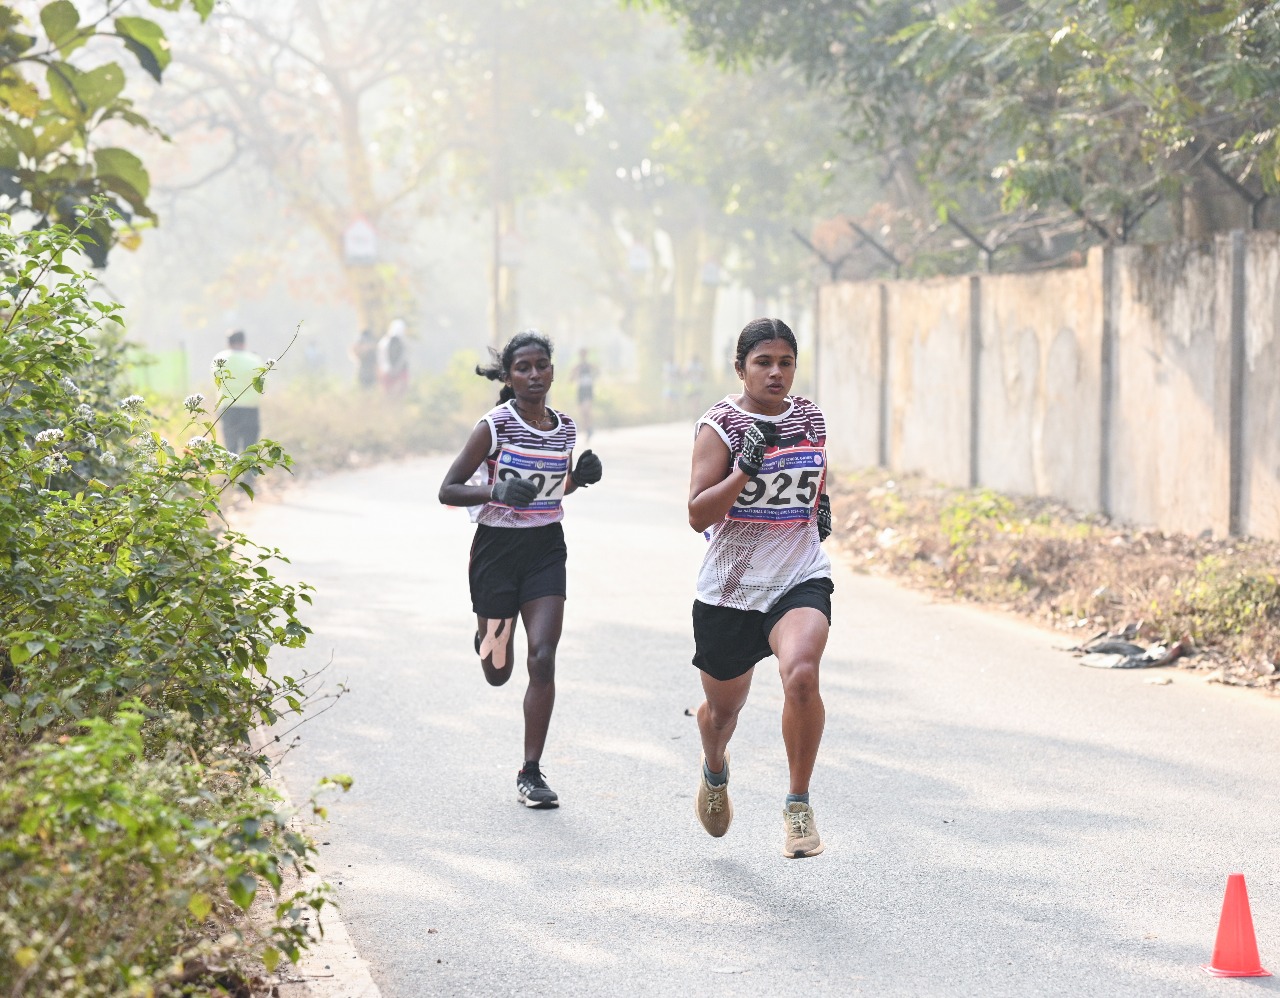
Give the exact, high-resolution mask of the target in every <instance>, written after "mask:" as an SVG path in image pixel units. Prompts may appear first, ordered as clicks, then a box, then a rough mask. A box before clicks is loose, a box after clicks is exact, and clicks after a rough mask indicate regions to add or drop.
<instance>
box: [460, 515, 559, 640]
mask: <svg viewBox="0 0 1280 998" xmlns="http://www.w3.org/2000/svg"><path fill="white" fill-rule="evenodd" d="M568 556H569V552H568V549H567V548H566V547H565V546H564V530H563V528H562V527H561V526H560V524H558V523H548V524H547V525H546V526H544V527H489V526H486V525H485V524H483V523H482V524H480V525H479V526H477V527H476V536H475V539H474V540H473V541H472V542H471V565H470V568H469V570H468V573H467V574H468V577H469V579H470V581H471V609H472V610H474V611H475V612H476V613H478V614H479V615H480V616H481V617H485V618H487V619H489V620H506V619H508V618H511V617H514V616H515V615H516V614H517V613H519V612H520V607H521V606H523V605H524V604H525V603H528V602H529V601H530V600H535V599H540V598H541V597H543V596H564V595H566V594H567V589H566V586H565V569H564V566H565V560H566V559H567V558H568Z"/></svg>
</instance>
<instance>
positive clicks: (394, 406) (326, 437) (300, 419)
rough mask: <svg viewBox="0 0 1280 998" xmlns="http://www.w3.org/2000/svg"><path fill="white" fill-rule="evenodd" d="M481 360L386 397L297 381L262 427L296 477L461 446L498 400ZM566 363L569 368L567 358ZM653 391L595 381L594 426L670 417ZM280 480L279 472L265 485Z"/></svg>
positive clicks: (271, 400)
mask: <svg viewBox="0 0 1280 998" xmlns="http://www.w3.org/2000/svg"><path fill="white" fill-rule="evenodd" d="M557 359H559V358H557ZM480 362H481V357H480V355H479V354H476V353H474V352H472V351H467V350H461V351H458V352H457V353H456V354H454V356H453V357H452V358H451V360H450V362H449V366H448V368H447V369H446V370H445V371H444V372H443V373H441V374H438V375H430V374H423V375H419V376H417V377H415V378H414V379H413V381H412V382H411V384H410V385H409V389H408V391H407V392H406V393H405V394H404V395H403V396H400V397H397V398H388V397H386V396H385V395H384V394H383V393H382V392H381V391H379V390H378V389H377V388H373V389H369V390H367V391H360V390H359V389H357V388H355V387H353V386H350V385H348V384H347V383H345V382H338V381H336V380H335V379H324V378H312V379H298V380H295V381H293V382H291V383H289V384H286V385H283V386H281V387H280V388H279V389H276V388H273V389H272V391H271V392H269V393H268V394H267V395H265V396H264V397H263V399H262V425H263V429H264V432H267V433H269V434H270V435H271V437H272V438H273V439H275V440H277V441H279V443H280V445H281V446H282V447H283V448H284V449H285V450H286V451H287V452H288V453H289V455H290V457H291V458H292V459H293V464H292V466H291V472H292V473H293V474H294V475H297V476H306V475H309V474H315V473H323V472H329V471H337V470H341V469H343V468H354V467H363V466H366V465H370V464H375V463H377V462H379V461H387V460H397V459H400V458H405V457H413V456H415V455H422V454H440V453H446V452H453V451H457V449H458V448H459V447H461V446H462V443H463V441H465V440H466V438H467V435H468V434H469V433H470V432H471V430H472V428H473V427H474V426H475V425H476V421H477V420H478V419H479V418H480V416H481V415H483V414H484V412H485V411H486V410H488V409H489V408H491V407H492V406H494V405H496V404H497V397H498V390H499V388H500V386H499V385H497V384H495V383H494V382H492V381H488V380H486V379H484V378H481V377H478V376H477V375H476V373H475V368H476V364H477V363H480ZM561 366H562V367H566V368H567V365H565V364H564V362H563V361H561ZM561 378H562V379H563V383H558V385H557V390H556V398H555V399H553V400H552V403H551V404H552V406H553V407H555V408H557V409H560V408H563V410H564V411H565V412H567V413H568V414H569V415H570V416H571V417H573V418H574V419H576V420H578V421H579V432H580V433H581V432H582V427H581V420H582V415H581V413H580V411H579V407H578V406H577V405H576V404H575V402H574V401H573V400H574V394H573V392H574V389H573V385H572V383H571V382H570V380H569V378H568V374H567V369H566V370H565V371H564V372H563V373H562V374H561ZM655 395H656V393H652V392H640V391H635V390H634V386H633V385H631V384H627V383H621V384H620V383H609V382H607V381H606V382H605V383H603V384H600V385H598V387H597V391H596V400H595V409H594V413H595V415H594V422H595V428H596V429H612V428H617V427H622V426H639V425H642V424H645V423H652V422H655V421H660V420H664V419H669V418H671V417H670V415H668V414H666V413H664V412H663V411H662V410H661V405H662V399H661V398H657V397H655ZM162 408H163V409H164V410H165V411H167V412H170V413H175V412H180V410H181V404H180V402H179V401H177V400H169V401H166V402H165V403H163V404H162ZM180 419H181V417H180V416H179V415H176V414H172V415H170V416H169V417H168V421H169V422H170V423H173V422H174V421H175V420H179V421H180ZM689 421H690V422H691V419H690V420H689ZM579 446H580V447H585V446H586V444H585V443H580V444H579ZM282 481H284V479H282V478H281V476H274V477H273V479H272V481H271V484H270V485H269V486H268V488H273V487H276V486H277V485H278V484H280V483H281V482H282Z"/></svg>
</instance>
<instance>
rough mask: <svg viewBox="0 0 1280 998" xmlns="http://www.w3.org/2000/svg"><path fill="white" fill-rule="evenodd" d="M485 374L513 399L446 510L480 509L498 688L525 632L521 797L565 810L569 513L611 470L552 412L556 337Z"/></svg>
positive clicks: (481, 621)
mask: <svg viewBox="0 0 1280 998" xmlns="http://www.w3.org/2000/svg"><path fill="white" fill-rule="evenodd" d="M476 373H477V374H481V375H483V376H484V377H487V378H490V379H492V380H494V381H501V382H502V383H503V385H504V386H505V387H504V388H503V389H502V393H501V394H500V395H499V396H498V405H496V406H494V408H492V409H490V410H489V411H488V412H487V413H485V414H484V417H483V418H482V419H481V420H480V422H478V423H477V424H476V428H475V429H474V430H472V432H471V436H470V438H469V439H468V440H467V443H466V445H465V446H464V447H463V448H462V451H461V453H459V454H458V456H457V458H456V459H455V460H454V462H453V464H452V465H451V466H450V468H449V471H448V473H447V474H446V475H445V478H444V482H443V484H441V486H440V501H441V502H442V503H444V504H445V505H448V506H468V507H477V508H478V509H479V512H478V513H477V514H476V515H475V516H474V517H473V519H474V520H475V521H476V534H475V539H474V540H473V541H472V544H471V562H470V567H469V570H468V575H469V578H470V584H471V608H472V610H474V611H475V614H476V635H475V649H476V653H477V654H478V655H479V656H480V667H481V669H482V670H483V671H484V677H485V679H486V680H487V681H488V682H489V684H490V685H491V686H502V685H503V684H504V683H506V681H507V680H508V679H510V678H511V673H512V671H513V665H514V658H515V643H514V633H513V632H514V629H515V620H516V617H517V616H519V617H520V618H521V619H522V620H523V621H524V631H525V637H526V639H527V641H528V645H529V651H528V667H529V688H528V690H527V691H526V692H525V696H524V765H523V766H522V767H521V768H520V771H519V772H518V773H517V774H516V790H517V793H518V794H519V797H520V800H521V802H522V803H524V804H525V805H526V806H527V807H532V808H540V809H546V808H553V807H559V805H560V799H559V797H558V796H557V795H556V793H555V791H553V790H552V789H551V788H550V787H549V786H547V781H546V778H545V777H544V776H543V773H542V769H541V765H540V763H541V759H542V751H543V748H544V747H545V745H546V740H547V729H548V727H549V726H550V724H551V710H552V707H553V706H554V705H555V698H556V686H555V669H556V647H557V645H558V644H559V642H560V631H561V628H562V626H563V624H564V601H565V596H566V595H567V591H566V586H565V559H566V557H567V551H566V549H565V544H564V532H563V531H562V530H561V527H560V521H561V520H562V519H563V518H564V509H563V508H562V506H561V501H562V500H563V499H564V497H565V496H566V495H568V494H569V493H571V492H574V491H576V490H577V489H580V488H584V487H585V486H588V485H594V484H595V483H596V482H598V481H600V474H601V466H600V459H599V458H598V457H596V455H595V454H593V453H592V452H591V451H589V450H588V451H584V452H583V453H582V454H581V456H579V458H578V460H577V462H576V463H575V462H574V460H573V449H574V445H575V444H576V442H577V429H576V427H575V426H574V424H573V420H572V419H570V418H569V417H568V416H566V415H564V414H563V413H561V412H557V411H556V410H554V409H552V408H551V407H550V406H548V405H547V393H548V392H549V391H550V389H551V383H552V381H553V380H554V379H555V367H554V365H553V364H552V363H551V343H550V341H549V340H548V339H547V338H546V337H545V336H542V335H541V334H540V333H536V332H532V331H528V332H523V333H519V334H517V335H516V336H514V337H512V339H511V341H510V342H509V343H507V345H506V347H504V348H503V350H502V353H501V354H495V359H494V363H493V364H492V365H491V366H489V367H483V368H482V367H477V368H476ZM477 476H478V479H479V480H477Z"/></svg>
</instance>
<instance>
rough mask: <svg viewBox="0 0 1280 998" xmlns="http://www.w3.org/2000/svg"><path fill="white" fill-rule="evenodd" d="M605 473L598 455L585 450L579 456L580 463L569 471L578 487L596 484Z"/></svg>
mask: <svg viewBox="0 0 1280 998" xmlns="http://www.w3.org/2000/svg"><path fill="white" fill-rule="evenodd" d="M603 473H604V466H603V465H601V464H600V459H599V458H598V457H596V455H595V452H594V451H589V450H584V451H583V452H582V454H581V456H580V457H579V458H578V463H577V464H575V465H574V466H573V470H572V471H571V472H569V477H570V478H572V479H573V483H574V484H575V485H577V486H578V488H580V489H583V488H586V487H587V486H588V485H595V483H596V482H598V481H600V476H601V475H602V474H603Z"/></svg>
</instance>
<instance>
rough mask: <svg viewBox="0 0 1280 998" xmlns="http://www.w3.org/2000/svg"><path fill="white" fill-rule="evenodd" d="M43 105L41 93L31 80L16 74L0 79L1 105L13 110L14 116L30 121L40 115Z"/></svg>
mask: <svg viewBox="0 0 1280 998" xmlns="http://www.w3.org/2000/svg"><path fill="white" fill-rule="evenodd" d="M43 103H44V102H43V100H42V99H41V97H40V91H39V90H37V89H36V87H35V84H33V83H31V82H30V81H29V80H24V79H22V77H20V76H18V75H16V74H6V75H5V76H4V77H3V78H0V104H4V105H5V106H6V107H8V108H9V109H11V110H12V111H13V113H14V114H16V115H18V116H20V117H23V118H27V119H28V120H30V119H31V118H34V117H35V116H36V115H37V114H39V113H40V108H41V107H42V105H43Z"/></svg>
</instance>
